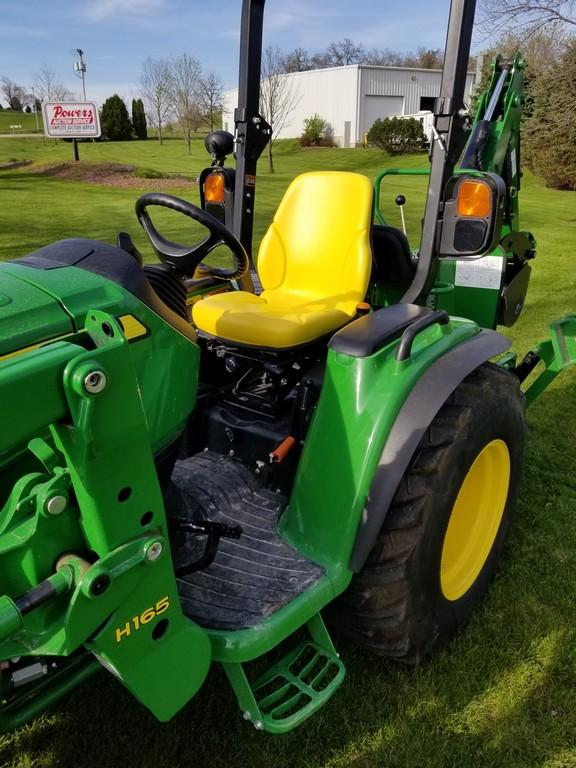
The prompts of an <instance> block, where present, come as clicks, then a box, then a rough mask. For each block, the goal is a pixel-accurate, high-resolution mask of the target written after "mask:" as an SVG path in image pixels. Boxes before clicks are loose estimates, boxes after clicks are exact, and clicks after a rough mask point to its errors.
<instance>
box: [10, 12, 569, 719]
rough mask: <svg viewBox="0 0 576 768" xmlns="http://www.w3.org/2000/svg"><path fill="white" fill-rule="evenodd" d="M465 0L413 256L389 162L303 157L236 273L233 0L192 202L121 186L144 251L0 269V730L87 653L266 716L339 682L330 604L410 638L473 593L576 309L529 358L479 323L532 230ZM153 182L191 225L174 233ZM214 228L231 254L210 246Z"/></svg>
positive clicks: (178, 700)
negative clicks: (193, 237)
mask: <svg viewBox="0 0 576 768" xmlns="http://www.w3.org/2000/svg"><path fill="white" fill-rule="evenodd" d="M474 5H475V3H474V0H453V2H452V9H451V15H450V22H449V29H448V37H447V46H446V57H445V67H444V73H443V78H442V86H441V93H440V96H439V98H438V99H437V101H436V105H435V109H434V113H435V114H434V131H433V141H432V148H431V167H430V179H429V187H428V196H427V203H426V209H425V213H424V218H423V223H422V239H421V244H420V247H419V249H418V251H417V252H413V251H412V250H411V249H410V247H409V244H408V241H407V239H406V237H405V235H404V234H403V232H402V231H400V230H398V229H396V228H394V227H391V226H389V225H388V224H387V223H386V222H385V221H384V219H383V218H382V215H381V213H380V211H379V209H378V205H376V206H375V203H374V200H375V199H376V200H378V198H379V188H380V184H381V182H382V180H383V178H384V177H385V176H386V175H388V176H389V175H391V172H390V171H387V172H386V173H385V174H382V175H381V176H380V178H379V179H377V182H376V195H375V190H374V188H373V187H372V185H371V184H370V182H369V181H368V179H367V178H366V177H364V176H362V175H359V174H353V173H337V172H329V173H328V172H326V173H307V174H303V175H302V176H300V177H298V178H297V179H295V180H294V182H293V183H292V184H291V185H290V186H289V188H288V189H287V191H286V194H285V196H284V199H283V200H282V202H281V203H280V206H279V208H278V211H277V212H276V215H275V217H274V220H273V222H272V224H271V226H270V228H269V230H268V232H267V234H266V236H265V237H264V240H263V242H262V245H261V248H260V252H259V257H258V262H257V264H258V270H257V272H256V269H255V267H254V263H253V260H252V254H251V241H252V223H253V215H254V202H255V193H256V164H257V160H258V158H259V156H260V154H261V153H262V151H263V150H264V148H265V146H266V143H267V142H268V141H269V139H270V128H269V126H268V125H267V124H266V121H265V120H264V119H263V118H262V116H261V115H260V114H259V111H258V109H259V82H260V61H261V51H262V24H263V12H264V0H244V7H243V12H242V37H241V40H242V44H241V61H240V90H239V102H240V103H239V106H238V109H237V111H236V116H235V119H236V130H235V136H234V140H233V142H232V138H231V137H230V136H229V135H226V134H224V133H222V132H219V133H216V134H213V135H211V137H209V139H208V146H209V148H210V151H211V152H212V154H213V157H214V165H213V166H212V167H211V168H209V169H207V170H206V171H205V172H204V173H203V175H202V179H201V186H202V189H201V206H200V207H197V206H195V205H192V204H190V203H189V202H186V201H184V200H180V199H178V198H175V197H172V196H169V195H165V194H147V195H144V196H143V197H141V198H140V199H139V200H138V201H137V203H136V214H137V217H138V220H139V222H140V224H141V225H142V226H143V228H144V229H145V231H146V233H147V235H148V237H149V239H150V242H151V243H152V246H153V248H154V250H155V252H156V253H157V254H158V256H159V258H160V263H158V264H153V265H144V266H143V265H142V260H141V257H140V255H139V253H138V251H137V250H136V249H135V247H134V246H133V244H132V241H131V239H130V238H129V237H128V236H127V235H120V236H119V239H118V245H117V246H112V245H108V244H105V243H102V242H98V241H94V240H88V239H73V240H64V241H61V242H57V243H54V244H51V245H48V246H46V247H43V248H41V249H40V250H38V251H36V252H34V253H32V254H30V255H28V256H26V257H25V258H20V259H17V260H15V261H12V262H9V263H3V264H1V265H0V318H1V322H2V326H1V327H2V334H1V338H0V393H1V398H0V399H1V401H2V403H4V406H3V411H2V412H3V417H2V424H3V426H2V433H1V436H0V462H1V473H0V478H1V481H0V488H1V493H2V499H1V512H0V563H1V572H0V573H1V575H0V595H2V597H0V702H1V704H0V728H1V729H2V731H4V732H5V731H8V730H10V729H13V728H15V727H17V726H19V725H20V724H22V723H24V722H26V721H27V720H29V719H30V718H32V717H34V716H36V715H37V714H39V713H40V712H42V711H43V710H44V709H45V708H46V707H48V706H49V705H51V704H52V703H53V702H54V701H56V700H57V699H58V697H60V696H62V695H63V694H65V693H66V692H68V691H70V690H71V689H72V688H73V687H75V686H76V685H78V684H79V683H81V682H82V681H84V680H86V679H87V678H88V677H89V676H90V675H92V674H93V673H94V672H95V671H96V670H98V669H100V668H101V667H104V668H105V669H106V670H108V671H109V672H110V673H111V674H113V675H114V676H115V677H117V678H118V680H119V681H120V682H121V683H122V684H123V685H124V686H125V687H126V688H127V689H128V690H129V691H130V692H131V693H132V694H133V695H134V696H135V697H136V698H137V699H138V700H139V701H140V702H141V703H142V704H143V705H144V706H146V707H148V708H149V709H150V710H151V711H152V712H153V714H154V715H155V716H156V717H157V718H158V719H159V720H162V721H166V720H168V719H169V718H171V717H172V716H173V715H174V714H175V713H176V712H178V710H179V709H180V708H181V707H183V706H184V705H185V704H186V702H188V701H189V700H190V699H191V698H192V697H193V696H194V695H195V693H196V692H197V691H198V689H199V688H200V687H201V685H202V683H203V682H204V680H205V678H206V675H207V672H208V669H209V667H210V664H211V663H212V662H217V663H219V664H221V665H222V668H223V670H224V672H225V673H226V675H227V678H228V680H229V681H230V684H231V686H232V688H233V690H234V692H235V694H236V697H237V699H238V703H239V706H240V709H241V712H242V713H243V715H244V717H245V719H246V720H248V721H250V722H251V723H252V724H253V725H254V726H255V727H256V728H257V729H264V730H266V731H269V732H273V733H279V732H284V731H288V730H290V729H291V728H293V727H295V726H297V725H298V724H300V723H301V722H302V721H303V720H305V719H306V718H307V717H309V716H310V715H311V714H313V713H314V712H315V711H316V710H317V709H318V708H319V707H320V706H322V705H323V704H324V703H325V702H326V701H327V700H328V699H329V698H330V697H331V696H332V694H333V693H334V692H335V691H336V689H337V688H338V687H339V685H340V684H341V683H342V681H343V679H344V675H345V669H344V664H343V662H342V660H341V659H340V657H339V656H338V653H337V652H336V650H335V648H334V645H333V643H332V640H331V637H330V634H329V632H328V630H327V628H326V625H325V623H324V620H323V618H322V614H323V613H324V618H326V619H327V623H328V626H329V627H330V628H331V629H332V628H333V629H334V631H336V632H338V633H340V634H342V635H344V636H347V637H348V638H350V639H351V640H352V641H353V642H355V643H357V644H358V645H359V646H362V647H363V648H366V649H369V650H371V651H373V652H375V653H377V654H382V655H384V656H388V657H391V658H394V659H397V660H400V661H407V662H417V661H418V660H419V659H421V658H423V657H425V656H427V655H429V654H432V653H433V652H434V651H435V650H436V649H437V648H439V647H440V646H441V645H442V644H443V643H444V642H445V641H446V640H447V639H448V638H450V637H451V636H452V635H453V634H454V632H455V631H456V630H457V629H458V628H459V627H460V626H461V625H462V624H463V623H464V622H465V621H466V620H467V619H468V617H469V616H470V613H471V611H472V609H473V607H474V605H475V604H476V603H477V601H478V600H479V598H480V597H481V596H482V595H483V593H484V592H485V591H486V588H487V586H488V583H489V581H490V578H491V577H492V575H493V573H494V570H495V567H496V563H497V560H498V557H499V555H500V553H501V550H502V546H503V542H504V539H505V535H506V532H507V529H508V527H509V523H510V517H511V514H512V511H513V507H514V504H515V501H516V496H517V494H518V488H519V483H520V477H521V471H522V460H523V450H524V439H525V405H526V404H527V403H528V404H529V403H530V402H531V401H532V400H533V399H534V398H535V397H536V396H537V395H538V394H540V392H541V391H542V390H543V389H544V388H545V387H546V386H547V385H548V384H549V382H550V381H551V380H552V379H553V378H554V377H555V376H556V375H557V374H558V373H559V372H560V371H561V370H562V369H564V368H565V367H567V366H568V365H570V364H572V363H573V362H574V361H575V360H576V318H574V317H569V318H564V319H562V320H559V321H557V322H555V323H554V324H553V325H552V328H551V337H550V339H549V340H547V341H544V342H542V343H540V344H539V345H538V346H537V347H535V349H534V350H533V351H532V352H530V353H529V354H528V355H527V356H526V357H525V358H524V359H523V360H521V361H517V359H516V357H515V356H514V355H513V354H511V353H509V352H507V350H508V347H509V342H508V341H507V339H506V338H505V337H504V336H502V335H501V334H500V333H498V332H496V331H495V330H494V329H495V328H496V326H497V325H498V324H500V325H511V324H512V323H514V322H515V320H516V319H517V318H518V316H519V314H520V312H521V310H522V306H523V303H524V299H525V296H526V291H527V288H528V281H529V276H530V260H531V259H532V258H533V257H534V256H535V241H534V238H533V237H532V235H531V234H530V233H528V232H524V231H522V230H520V228H519V192H520V176H521V174H520V154H519V149H520V148H519V140H520V139H519V126H520V117H521V110H522V103H523V93H522V77H523V72H522V70H523V62H522V61H521V59H519V58H516V59H515V60H514V61H512V62H507V61H503V60H502V59H500V58H499V59H497V60H496V62H495V66H494V74H493V77H492V81H491V83H490V86H489V88H488V89H487V91H486V93H485V94H483V95H482V97H481V98H480V101H479V106H478V111H477V116H476V119H475V122H474V123H473V125H471V124H470V121H469V118H468V116H467V114H466V112H465V110H464V103H463V99H464V88H465V75H466V69H467V62H468V56H469V51H470V40H471V34H472V24H473V18H474ZM233 149H235V154H236V168H235V171H233V170H232V169H228V168H226V167H225V166H224V158H225V156H226V155H229V154H230V153H231V152H232V151H233ZM158 207H165V208H170V209H173V210H175V211H177V212H179V213H181V214H183V215H184V216H188V217H190V218H191V219H193V220H195V221H196V222H200V224H202V225H203V226H205V227H206V229H207V230H208V235H207V236H206V238H205V239H204V240H203V241H202V242H200V243H197V244H195V245H192V246H189V245H182V244H179V243H175V242H172V241H170V240H169V239H167V238H166V237H165V236H163V235H162V234H161V233H160V232H159V231H158V229H157V227H156V225H155V224H154V223H153V220H152V217H151V215H150V214H151V211H152V210H153V209H156V210H157V209H158ZM156 218H158V217H156ZM222 244H224V245H226V246H228V248H229V250H230V251H231V254H232V257H233V263H232V266H231V267H230V268H228V269H226V268H223V267H219V266H207V265H206V263H205V262H206V261H207V260H208V259H209V257H210V254H211V253H212V251H213V250H214V249H215V248H216V247H218V246H220V245H222ZM203 262H204V263H203ZM504 353H506V354H504ZM494 359H496V362H490V361H492V360H494ZM539 364H540V370H539V371H536V370H535V369H536V367H537V366H538V365H539ZM530 374H532V376H531V379H530V381H531V383H530V384H529V385H528V382H527V379H528V376H529V375H530ZM522 382H526V384H525V386H524V388H523V389H524V391H522V390H521V384H522ZM285 641H287V642H286V643H285ZM280 644H283V646H284V648H283V650H282V651H277V652H276V653H275V654H273V656H274V662H273V663H270V664H269V665H268V668H267V670H266V671H264V672H262V671H261V670H263V669H266V662H265V661H264V660H260V663H259V664H258V665H257V666H258V667H259V669H260V673H259V674H258V675H254V674H253V673H252V671H251V670H250V669H249V668H248V666H247V665H248V664H249V662H252V661H254V660H256V659H261V657H263V656H264V655H265V654H267V653H268V652H269V651H271V650H272V649H276V648H277V646H279V645H280ZM286 646H287V647H286Z"/></svg>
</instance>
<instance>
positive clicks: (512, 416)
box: [334, 363, 526, 663]
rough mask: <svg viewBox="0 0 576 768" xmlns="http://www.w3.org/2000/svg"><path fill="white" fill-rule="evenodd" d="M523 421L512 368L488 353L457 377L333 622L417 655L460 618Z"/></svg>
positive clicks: (505, 510)
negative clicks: (482, 361)
mask: <svg viewBox="0 0 576 768" xmlns="http://www.w3.org/2000/svg"><path fill="white" fill-rule="evenodd" d="M525 431H526V430H525V418H524V400H523V395H522V393H521V391H520V387H519V383H518V380H517V379H516V377H515V376H513V375H512V374H510V373H508V372H507V371H505V370H503V369H501V368H498V367H497V366H494V365H491V364H489V363H487V364H485V365H483V366H481V367H480V368H478V369H477V370H476V371H474V372H473V373H472V374H470V375H469V376H468V377H467V378H466V379H465V380H464V381H463V382H462V383H461V384H460V385H459V386H458V388H457V389H456V390H455V391H454V392H453V394H452V395H451V396H450V398H449V399H448V401H447V402H446V403H445V404H444V405H443V406H442V408H441V409H440V411H439V412H438V414H437V415H436V417H435V418H434V420H433V421H432V423H431V425H430V427H429V428H428V430H427V432H426V434H425V435H424V437H423V439H422V441H421V443H420V445H419V447H418V449H417V451H416V453H415V454H414V456H413V458H412V461H411V464H410V466H409V468H408V469H407V471H406V473H405V475H404V477H403V479H402V481H401V483H400V486H399V488H398V490H397V492H396V496H395V498H394V500H393V502H392V505H391V507H390V509H389V511H388V514H387V516H386V520H385V523H384V525H383V527H382V530H381V531H380V534H379V536H378V539H377V541H376V543H375V545H374V547H373V549H372V552H371V553H370V556H369V558H368V561H367V563H366V565H365V566H364V568H363V569H362V571H361V572H360V573H359V574H358V575H357V576H355V577H354V579H353V581H352V583H351V585H350V587H349V588H348V590H347V591H346V592H345V593H344V595H343V596H342V597H341V598H340V599H339V600H338V601H337V602H336V604H335V606H334V612H335V614H336V615H335V622H334V623H335V625H336V627H337V628H338V630H339V631H341V632H342V633H343V634H345V635H346V636H348V637H349V638H350V639H351V640H352V641H354V642H355V643H356V644H358V645H360V646H362V647H364V648H366V649H367V650H370V651H372V652H373V653H376V654H379V655H383V656H389V657H391V658H394V659H396V660H398V661H403V662H408V663H417V662H418V661H419V660H420V659H422V658H423V657H425V656H428V655H431V654H432V653H434V652H435V651H436V650H438V649H439V648H440V647H441V646H442V645H443V644H444V643H445V642H446V641H447V640H449V639H450V638H451V637H452V636H453V634H454V633H455V632H456V630H457V629H458V628H459V627H460V626H461V625H462V624H464V623H465V622H466V621H467V619H468V618H469V616H470V614H471V613H472V610H473V608H474V606H475V605H476V603H477V602H478V600H479V599H480V598H481V597H482V595H483V594H484V593H485V591H486V589H487V587H488V585H489V582H490V580H491V578H492V576H493V575H494V571H495V568H496V564H497V561H498V558H499V556H500V554H501V551H502V547H503V545H504V541H505V538H506V533H507V531H508V528H509V525H510V519H511V514H512V511H513V508H514V506H515V503H516V497H517V494H518V487H519V484H520V477H521V469H522V462H523V453H524V441H525ZM504 446H505V447H504ZM484 449H486V450H484ZM506 449H507V451H506ZM506 453H507V454H509V464H508V460H507V458H506ZM481 454H482V456H480V455H481ZM479 457H480V458H479ZM507 467H509V469H507ZM465 481H466V483H465ZM503 483H504V485H503ZM463 486H464V488H463ZM488 487H490V491H489V492H487V491H486V489H487V488H488ZM461 490H462V493H461V494H460V491H461ZM459 494H460V496H459ZM477 497H478V498H480V497H482V499H484V501H483V502H482V503H481V502H480V501H478V503H476V502H475V501H474V500H475V499H476V498H477ZM499 498H500V502H498V499H499ZM457 501H458V504H457ZM476 507H478V509H477V510H476V509H475V508H476ZM457 510H458V511H457ZM462 515H464V517H463V518H462ZM451 520H452V527H451V529H450V530H451V536H450V538H449V542H450V546H448V544H446V534H447V531H448V527H449V524H450V521H451ZM486 520H487V521H488V525H486V524H485V521H486ZM455 529H457V530H456V538H455ZM471 531H473V533H471ZM455 544H456V546H455ZM466 552H467V553H468V555H466V556H465V555H464V554H463V553H466ZM442 574H444V575H442Z"/></svg>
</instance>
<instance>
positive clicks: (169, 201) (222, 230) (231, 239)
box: [136, 192, 250, 280]
mask: <svg viewBox="0 0 576 768" xmlns="http://www.w3.org/2000/svg"><path fill="white" fill-rule="evenodd" d="M153 206H159V207H162V208H169V209H170V210H172V211H176V212H177V213H183V214H184V215H185V216H188V217H189V218H190V219H193V220H194V221H197V222H198V223H199V224H202V226H204V227H206V229H207V230H208V236H207V237H205V238H204V240H201V241H200V242H199V243H196V244H195V245H193V246H191V247H188V246H185V245H181V244H179V243H174V242H172V241H171V240H168V239H166V238H165V237H164V236H163V235H161V234H160V232H158V230H157V229H156V227H155V226H154V224H153V223H152V219H151V218H150V215H149V213H148V210H147V209H148V208H150V207H153ZM136 217H137V218H138V221H139V222H140V226H141V227H142V229H143V230H144V232H146V234H147V236H148V239H149V240H150V243H151V244H152V247H153V248H154V250H155V251H156V253H157V254H158V256H159V257H160V260H161V261H163V262H164V263H166V264H170V265H171V266H172V267H173V268H174V269H175V270H176V271H177V272H179V273H180V274H182V275H187V276H191V275H193V274H194V272H195V270H196V268H197V267H198V266H199V265H200V264H201V263H202V261H204V259H205V258H206V257H207V256H208V255H209V254H210V253H211V252H212V251H213V250H214V249H215V248H217V247H218V246H219V245H225V246H227V247H228V248H229V249H230V251H232V255H233V258H234V268H233V269H222V268H219V267H211V269H210V273H211V274H212V275H213V276H214V277H221V278H224V279H227V280H235V279H237V278H240V277H242V276H243V275H245V274H246V272H247V271H248V269H249V267H250V262H249V260H248V255H247V253H246V251H245V250H244V247H243V245H242V243H241V242H240V241H239V240H238V239H237V238H236V237H235V236H234V235H233V234H232V232H231V231H230V230H229V229H228V227H226V226H225V225H224V224H222V222H221V221H219V220H218V219H216V218H215V217H214V216H212V215H211V214H209V213H207V212H206V211H204V210H202V208H198V206H196V205H192V203H189V202H187V201H186V200H182V199H181V198H179V197H175V196H174V195H167V194H164V193H161V192H151V193H148V194H145V195H142V196H141V197H139V198H138V200H137V201H136Z"/></svg>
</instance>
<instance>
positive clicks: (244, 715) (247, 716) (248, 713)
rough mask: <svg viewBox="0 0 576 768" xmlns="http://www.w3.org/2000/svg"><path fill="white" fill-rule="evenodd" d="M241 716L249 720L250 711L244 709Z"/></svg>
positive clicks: (250, 717)
mask: <svg viewBox="0 0 576 768" xmlns="http://www.w3.org/2000/svg"><path fill="white" fill-rule="evenodd" d="M242 717H243V718H244V720H251V719H252V716H251V715H250V712H248V710H246V712H243V713H242Z"/></svg>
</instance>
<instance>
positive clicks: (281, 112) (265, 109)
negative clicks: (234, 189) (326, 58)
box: [260, 46, 297, 173]
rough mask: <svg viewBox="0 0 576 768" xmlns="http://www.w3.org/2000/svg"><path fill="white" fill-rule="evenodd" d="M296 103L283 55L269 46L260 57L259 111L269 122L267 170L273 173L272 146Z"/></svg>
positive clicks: (277, 49)
mask: <svg viewBox="0 0 576 768" xmlns="http://www.w3.org/2000/svg"><path fill="white" fill-rule="evenodd" d="M296 103H297V98H296V93H295V91H294V88H293V87H292V78H291V77H290V76H289V75H286V73H285V70H284V57H283V55H282V52H281V51H280V49H279V48H273V47H272V46H269V47H268V48H266V50H265V51H264V56H263V58H262V82H261V84H260V111H261V112H262V117H264V119H265V120H266V121H267V122H268V123H269V125H270V127H271V129H272V136H271V139H270V141H269V142H268V170H269V171H270V173H274V159H273V153H272V148H273V144H274V142H275V140H276V139H277V138H278V134H279V133H280V131H281V130H282V128H283V127H284V125H285V123H286V120H287V119H288V117H289V115H290V113H291V112H292V111H293V110H294V108H295V106H296Z"/></svg>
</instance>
